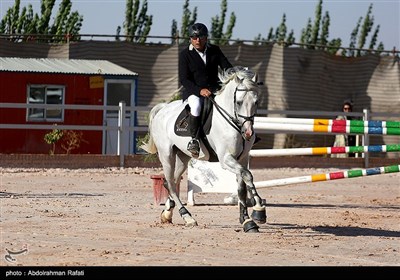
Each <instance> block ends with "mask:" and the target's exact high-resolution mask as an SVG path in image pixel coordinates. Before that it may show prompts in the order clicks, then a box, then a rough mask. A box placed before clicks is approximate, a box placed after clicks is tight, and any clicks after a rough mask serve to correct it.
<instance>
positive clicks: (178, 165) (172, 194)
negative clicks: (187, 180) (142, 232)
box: [161, 151, 197, 226]
mask: <svg viewBox="0 0 400 280" xmlns="http://www.w3.org/2000/svg"><path fill="white" fill-rule="evenodd" d="M175 153H176V155H177V156H176V158H175V162H173V167H174V168H172V167H170V168H164V172H165V174H164V176H165V183H166V185H164V186H165V187H166V188H167V189H168V193H169V198H168V200H169V201H170V202H172V203H173V204H170V205H167V203H166V205H165V208H164V210H163V211H162V213H161V222H163V221H166V222H169V223H172V212H173V209H174V207H175V205H176V206H177V207H178V209H179V214H180V215H181V217H182V219H183V220H184V221H185V225H186V226H197V221H196V220H195V219H193V217H192V215H191V214H190V212H189V211H188V210H187V209H186V208H185V207H184V206H183V204H182V201H181V200H180V198H179V196H178V195H177V193H176V189H177V186H178V184H179V183H180V181H181V176H182V174H183V172H184V171H185V170H186V167H187V162H188V160H189V158H187V156H186V158H182V155H180V154H179V152H178V151H175ZM165 166H169V165H165Z"/></svg>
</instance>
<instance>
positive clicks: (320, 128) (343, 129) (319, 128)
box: [254, 122, 400, 135]
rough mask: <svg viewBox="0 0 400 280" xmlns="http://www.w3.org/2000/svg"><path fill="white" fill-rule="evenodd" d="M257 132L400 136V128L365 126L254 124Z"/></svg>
mask: <svg viewBox="0 0 400 280" xmlns="http://www.w3.org/2000/svg"><path fill="white" fill-rule="evenodd" d="M254 129H255V130H256V132H257V131H265V130H274V131H286V132H287V131H295V132H322V133H352V134H382V135H400V128H391V127H364V126H342V125H341V126H337V125H312V124H292V123H286V124H283V123H266V122H254Z"/></svg>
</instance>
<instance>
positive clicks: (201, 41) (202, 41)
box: [190, 36, 207, 51]
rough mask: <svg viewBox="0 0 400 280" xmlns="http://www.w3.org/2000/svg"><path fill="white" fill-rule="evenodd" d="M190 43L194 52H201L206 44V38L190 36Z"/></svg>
mask: <svg viewBox="0 0 400 280" xmlns="http://www.w3.org/2000/svg"><path fill="white" fill-rule="evenodd" d="M190 42H191V43H192V45H193V47H194V48H195V49H196V50H198V51H203V50H204V48H205V45H206V43H207V36H192V37H190Z"/></svg>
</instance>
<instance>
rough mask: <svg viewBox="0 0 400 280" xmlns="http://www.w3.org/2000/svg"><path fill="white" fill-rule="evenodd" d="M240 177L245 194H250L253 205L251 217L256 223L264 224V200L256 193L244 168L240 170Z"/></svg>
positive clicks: (265, 215)
mask: <svg viewBox="0 0 400 280" xmlns="http://www.w3.org/2000/svg"><path fill="white" fill-rule="evenodd" d="M240 175H241V178H242V179H243V181H244V184H245V185H246V186H247V189H246V194H247V193H249V194H250V200H251V203H252V205H253V212H252V214H251V217H252V218H253V220H255V221H257V222H258V223H260V224H265V223H266V222H267V214H266V209H265V206H266V202H265V199H262V198H261V197H260V195H259V194H258V193H257V190H256V187H255V186H254V182H253V175H252V174H251V172H250V171H249V170H247V169H246V168H243V169H242V170H241V173H240Z"/></svg>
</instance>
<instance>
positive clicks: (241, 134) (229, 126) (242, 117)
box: [141, 67, 266, 232]
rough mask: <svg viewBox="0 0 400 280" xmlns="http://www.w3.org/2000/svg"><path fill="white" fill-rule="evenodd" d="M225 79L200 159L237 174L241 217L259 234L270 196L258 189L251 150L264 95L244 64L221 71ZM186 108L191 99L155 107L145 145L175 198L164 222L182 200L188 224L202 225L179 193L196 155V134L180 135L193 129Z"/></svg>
mask: <svg viewBox="0 0 400 280" xmlns="http://www.w3.org/2000/svg"><path fill="white" fill-rule="evenodd" d="M219 79H220V81H221V83H222V87H221V89H220V90H219V91H218V92H215V93H214V94H215V97H214V98H210V101H212V103H213V105H214V108H213V112H212V115H211V118H212V119H211V127H210V128H209V129H208V130H206V132H205V133H204V134H203V136H204V137H203V138H202V139H201V141H200V142H201V143H200V146H201V151H200V154H199V157H198V158H197V159H198V160H206V161H219V162H220V163H221V166H222V168H224V169H227V170H229V171H231V172H232V173H234V174H236V181H237V183H238V187H237V190H238V198H239V200H240V203H239V208H240V213H239V221H240V223H241V224H242V226H243V230H244V231H245V232H258V228H259V227H258V225H257V224H256V222H255V221H257V222H258V223H265V222H266V211H265V200H263V199H261V197H260V196H259V195H258V193H257V191H256V188H255V186H254V183H253V175H252V174H251V172H250V171H249V170H248V163H249V152H250V149H251V147H252V145H253V143H254V140H255V135H254V129H253V122H254V116H255V114H256V110H257V104H258V103H257V100H258V95H259V93H260V88H259V84H258V83H257V81H256V75H255V73H254V72H252V71H250V70H248V69H247V68H244V67H233V68H231V69H228V71H225V72H223V73H220V74H219ZM186 106H187V103H186V102H183V101H182V100H176V101H173V102H170V103H160V104H157V105H156V106H154V107H153V108H152V110H151V111H150V115H149V136H150V137H149V140H148V142H147V143H146V144H144V145H142V146H141V147H142V148H143V149H144V150H145V151H147V152H148V153H152V154H154V153H157V152H158V157H159V159H160V162H161V164H162V167H163V171H164V176H165V180H166V183H167V186H166V188H167V189H168V193H169V197H168V199H167V201H166V202H165V208H164V210H163V211H162V213H161V222H163V223H172V214H173V210H174V207H175V203H176V204H177V206H178V209H179V214H180V215H181V217H182V218H183V220H184V221H185V224H186V225H187V226H197V222H196V220H195V219H194V218H193V217H192V216H191V214H190V213H189V211H188V210H187V209H186V208H185V207H184V206H183V204H182V202H181V200H180V198H179V196H178V195H177V193H176V188H177V186H178V185H179V183H180V180H181V176H182V174H183V173H184V172H185V170H186V169H187V166H188V163H189V161H190V159H191V157H192V155H191V153H190V152H189V151H187V149H186V147H187V144H188V142H189V141H190V139H191V137H190V135H189V134H187V135H183V136H182V134H181V135H177V134H179V130H184V129H185V128H186V127H187V122H185V117H183V118H181V119H179V117H180V116H185V115H187V113H186V114H185V107H186ZM186 108H187V107H186ZM182 124H183V125H182ZM177 127H178V128H177ZM179 128H181V129H179ZM207 142H208V144H207ZM213 158H214V159H213ZM248 195H249V196H250V197H249V200H250V201H251V203H252V206H253V212H252V215H251V218H250V216H249V214H248V211H247V204H246V200H247V196H248Z"/></svg>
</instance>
